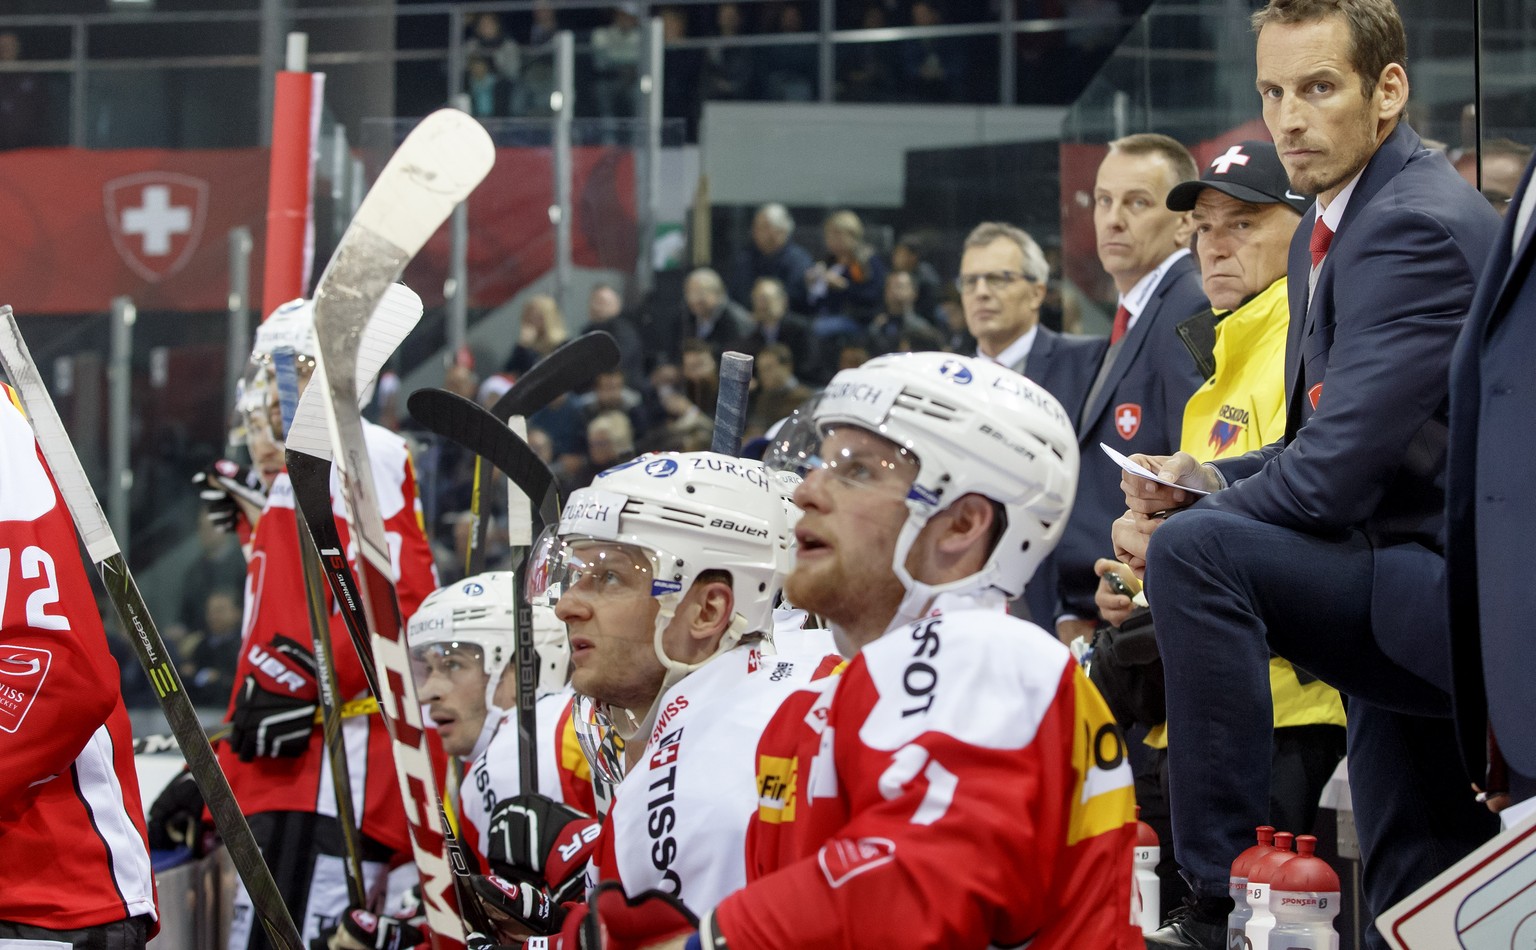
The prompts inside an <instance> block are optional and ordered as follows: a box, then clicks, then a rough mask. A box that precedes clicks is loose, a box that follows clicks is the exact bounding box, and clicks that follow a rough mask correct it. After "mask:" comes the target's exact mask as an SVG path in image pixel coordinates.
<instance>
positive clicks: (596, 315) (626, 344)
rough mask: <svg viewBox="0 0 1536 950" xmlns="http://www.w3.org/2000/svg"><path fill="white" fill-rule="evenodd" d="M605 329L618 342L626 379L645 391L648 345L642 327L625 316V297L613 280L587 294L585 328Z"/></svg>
mask: <svg viewBox="0 0 1536 950" xmlns="http://www.w3.org/2000/svg"><path fill="white" fill-rule="evenodd" d="M593 330H602V331H603V332H604V333H607V334H608V335H609V336H612V337H613V340H614V342H615V343H617V344H618V345H619V369H621V370H623V371H624V383H625V385H627V386H629V388H631V389H633V390H635V391H636V392H644V391H645V385H646V384H645V364H646V353H647V352H648V348H647V346H646V343H645V341H644V340H643V339H642V338H641V336H640V331H639V330H637V329H635V325H634V323H633V322H631V321H630V319H629V318H628V317H626V316H624V301H623V299H622V298H621V297H620V296H619V292H618V291H617V290H615V289H614V288H613V285H612V284H598V285H597V286H595V287H593V288H592V292H591V293H590V294H588V295H587V326H586V329H585V330H584V331H582V332H584V333H590V332H592V331H593Z"/></svg>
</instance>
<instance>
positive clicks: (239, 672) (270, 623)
mask: <svg viewBox="0 0 1536 950" xmlns="http://www.w3.org/2000/svg"><path fill="white" fill-rule="evenodd" d="M364 431H365V433H366V434H367V438H368V453H369V457H370V458H371V460H372V462H373V479H374V485H375V489H376V492H377V495H378V502H379V509H380V513H381V514H382V515H383V516H384V529H385V531H386V533H387V538H388V541H389V551H390V558H391V561H392V566H393V568H394V572H393V573H394V577H395V592H396V594H397V596H398V597H399V600H400V611H401V614H402V616H403V617H404V618H406V619H409V618H410V616H411V614H413V613H415V611H416V608H417V607H418V606H420V605H421V602H422V601H423V600H424V599H426V596H427V595H428V594H430V593H431V592H432V591H433V590H435V589H436V587H437V574H436V570H435V568H434V567H433V563H432V551H431V548H430V547H429V545H428V543H427V539H426V535H425V534H424V533H423V531H422V525H421V514H420V503H419V502H418V500H417V497H416V478H415V475H414V473H413V471H412V467H411V461H410V454H409V452H408V451H407V448H406V445H405V442H404V441H403V440H401V439H400V437H399V436H396V435H395V434H394V433H392V432H389V431H388V430H387V429H383V428H380V427H379V426H375V425H371V424H369V425H366V426H365V428H364ZM331 497H332V502H333V504H332V510H333V512H334V514H335V517H336V524H337V528H338V530H339V532H340V534H341V539H342V543H343V544H346V545H348V550H347V555H348V559H349V560H351V561H353V562H354V564H355V560H356V559H355V554H356V552H355V550H354V549H353V548H352V547H351V545H350V539H349V536H348V531H347V528H348V525H347V522H346V519H345V506H344V505H343V503H342V501H341V487H340V483H339V480H338V478H337V476H335V474H334V472H333V475H332V481H331ZM296 515H297V513H296V510H295V507H294V500H293V486H292V484H291V483H290V482H289V481H288V474H287V473H286V472H284V473H282V474H280V475H278V477H277V478H276V479H275V480H274V481H273V483H272V487H271V490H270V491H269V492H268V494H267V505H266V508H265V509H264V510H263V512H262V515H261V520H260V521H259V522H258V523H257V525H256V531H255V534H254V536H253V538H252V543H251V555H250V561H249V563H248V564H247V566H246V591H245V630H244V641H243V643H242V645H241V654H240V662H239V665H238V666H237V667H236V669H235V682H236V683H237V684H238V683H241V682H243V681H244V679H245V677H246V674H248V673H250V672H251V671H252V670H253V669H254V663H253V655H254V656H256V657H260V656H261V655H262V654H263V652H264V651H266V650H268V649H270V648H271V645H272V641H273V638H274V637H276V636H278V635H283V636H286V637H288V638H290V639H292V640H296V641H298V642H299V643H301V644H304V645H305V646H311V645H312V644H313V642H314V638H313V637H312V636H311V635H310V630H309V613H308V608H307V607H306V603H307V602H306V600H305V593H304V573H303V569H302V567H301V565H300V562H299V546H298V545H299V535H298V522H297V520H296ZM327 600H328V601H329V600H331V598H330V596H329V593H327ZM330 616H331V645H332V648H333V652H334V654H335V656H334V662H335V665H336V679H337V684H338V686H339V689H340V698H341V699H342V700H349V699H356V698H360V697H365V696H368V695H369V692H368V681H367V679H366V678H365V677H364V675H363V667H362V663H361V662H360V661H359V660H358V656H357V651H356V650H355V649H354V648H353V646H352V639H351V637H350V635H348V633H347V630H346V626H345V625H344V624H343V622H342V619H341V614H340V612H339V611H338V610H336V609H335V606H334V602H333V603H332V609H331V615H330ZM233 709H234V703H233V699H231V703H230V712H231V714H232V713H233ZM342 736H343V741H344V742H345V745H346V747H347V766H348V772H349V777H350V778H351V781H352V801H353V807H354V809H355V810H356V811H357V813H358V815H359V816H360V820H361V824H362V831H363V834H365V835H367V836H368V837H369V838H372V839H373V840H375V841H377V842H379V843H381V844H384V845H387V846H389V847H390V848H392V849H394V850H396V851H399V852H407V851H409V850H410V838H409V827H408V825H407V823H406V820H405V808H404V805H403V804H402V803H401V800H400V787H399V784H398V781H397V779H396V777H395V767H394V755H393V753H392V751H391V749H390V742H389V733H388V730H387V728H386V727H385V725H384V721H383V719H382V717H380V716H379V715H378V714H374V715H371V716H366V717H358V718H355V719H349V720H347V721H345V722H344V723H343V725H342ZM219 763H220V764H221V765H223V766H224V772H225V774H226V775H228V776H229V784H230V787H231V788H233V789H234V791H235V797H236V798H237V799H238V800H239V802H240V809H241V811H242V812H244V813H245V814H247V815H254V814H260V813H262V812H268V811H302V812H313V813H316V814H322V815H332V816H334V815H335V814H336V797H335V794H334V792H333V789H332V786H331V778H330V769H329V766H328V764H327V763H326V758H325V749H324V745H323V743H322V742H321V740H320V727H319V726H318V725H316V726H315V734H314V736H313V738H312V739H311V742H310V745H309V748H308V749H307V750H306V751H305V753H304V754H303V755H302V756H298V757H295V758H283V759H274V758H258V759H255V760H253V761H250V762H241V761H240V760H239V759H238V758H236V757H235V755H234V753H233V752H232V751H230V749H229V746H228V744H227V743H226V744H221V745H220V747H219Z"/></svg>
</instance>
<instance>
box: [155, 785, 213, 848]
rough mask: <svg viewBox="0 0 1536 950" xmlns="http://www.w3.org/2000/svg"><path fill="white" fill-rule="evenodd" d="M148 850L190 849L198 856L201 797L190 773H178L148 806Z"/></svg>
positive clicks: (201, 834) (200, 837)
mask: <svg viewBox="0 0 1536 950" xmlns="http://www.w3.org/2000/svg"><path fill="white" fill-rule="evenodd" d="M148 824H149V827H148V828H147V829H146V830H147V831H148V832H149V847H150V849H151V850H154V851H174V850H176V849H177V848H190V849H191V851H192V853H193V854H195V855H200V854H202V842H203V793H202V790H201V789H199V788H198V787H197V782H195V781H193V779H192V773H191V772H189V771H187V770H186V769H182V770H181V772H180V774H178V775H177V776H176V777H175V778H173V779H171V783H170V784H169V785H167V786H166V787H165V790H164V791H162V792H161V793H160V797H158V798H156V799H155V803H154V804H153V805H151V806H149V822H148Z"/></svg>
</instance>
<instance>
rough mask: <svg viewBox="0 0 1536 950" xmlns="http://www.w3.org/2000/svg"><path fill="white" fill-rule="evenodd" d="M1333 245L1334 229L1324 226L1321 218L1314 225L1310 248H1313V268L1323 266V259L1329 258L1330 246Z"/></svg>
mask: <svg viewBox="0 0 1536 950" xmlns="http://www.w3.org/2000/svg"><path fill="white" fill-rule="evenodd" d="M1332 243H1333V229H1332V228H1330V227H1329V226H1328V225H1326V224H1324V223H1323V219H1322V218H1321V217H1319V218H1318V219H1317V222H1316V223H1315V224H1313V225H1312V243H1311V245H1310V246H1311V248H1312V266H1313V267H1316V266H1317V265H1319V264H1321V263H1322V262H1323V258H1325V257H1327V256H1328V245H1330V244H1332Z"/></svg>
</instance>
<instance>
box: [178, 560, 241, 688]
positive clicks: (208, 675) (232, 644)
mask: <svg viewBox="0 0 1536 950" xmlns="http://www.w3.org/2000/svg"><path fill="white" fill-rule="evenodd" d="M237 590H238V588H235V589H227V590H216V591H214V592H213V593H211V594H209V595H208V598H207V601H206V603H205V604H204V609H203V622H202V623H201V624H199V625H198V626H199V628H200V629H198V630H196V631H194V632H193V633H191V634H189V635H188V636H187V638H186V639H184V640H183V641H182V643H181V648H180V650H179V651H178V652H179V653H180V654H181V656H182V660H181V662H180V663H179V664H177V668H178V669H179V670H180V672H181V679H182V682H183V684H185V686H186V688H187V696H188V698H190V699H191V700H192V702H194V703H196V704H197V705H199V706H221V707H222V706H223V705H224V704H225V703H227V702H229V697H230V694H231V693H232V692H233V691H234V688H235V665H236V664H237V663H238V662H239V660H240V623H241V619H242V614H241V609H240V595H239V594H238V593H236V591H237Z"/></svg>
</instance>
